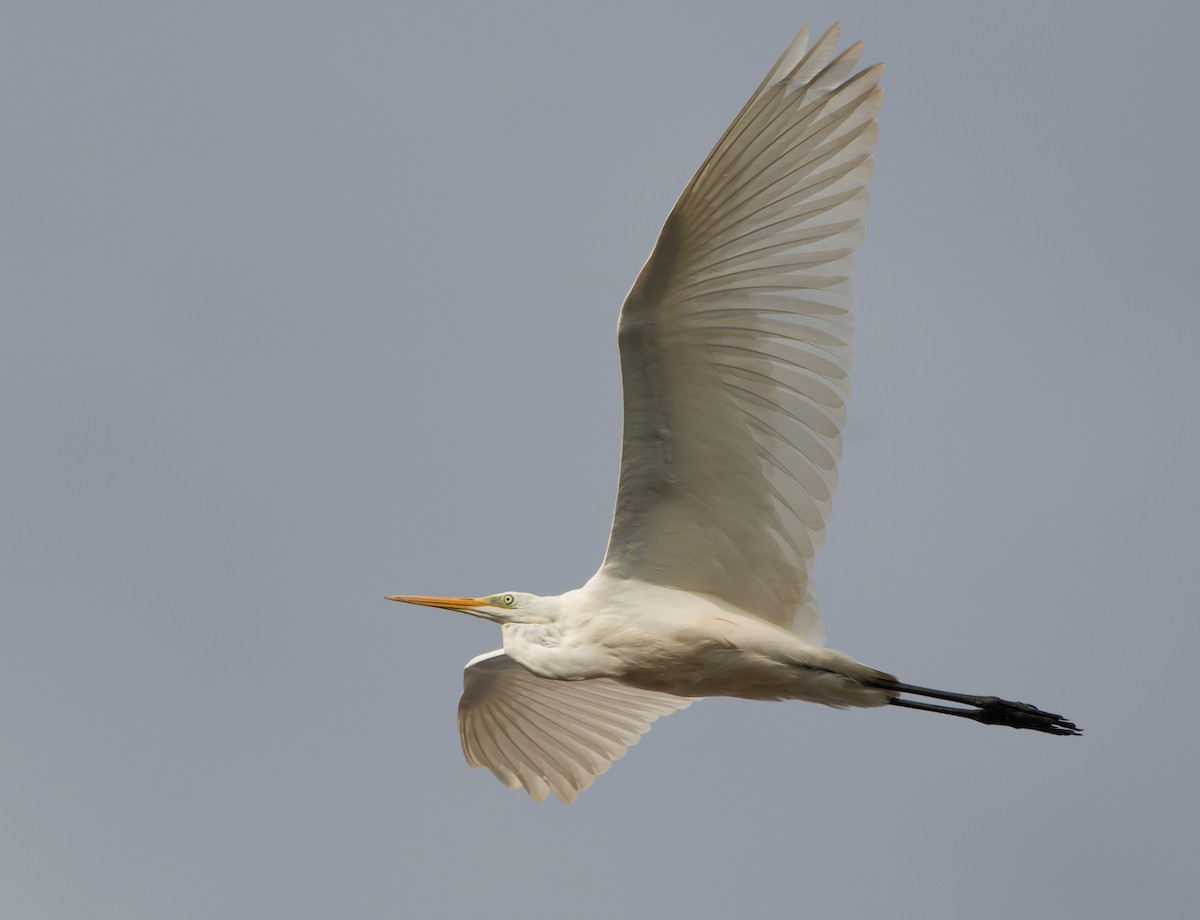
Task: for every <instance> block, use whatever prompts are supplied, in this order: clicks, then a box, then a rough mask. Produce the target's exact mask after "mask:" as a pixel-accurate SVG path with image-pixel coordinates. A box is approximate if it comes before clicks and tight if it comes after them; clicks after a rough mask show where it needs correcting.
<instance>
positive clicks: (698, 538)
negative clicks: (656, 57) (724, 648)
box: [604, 26, 883, 642]
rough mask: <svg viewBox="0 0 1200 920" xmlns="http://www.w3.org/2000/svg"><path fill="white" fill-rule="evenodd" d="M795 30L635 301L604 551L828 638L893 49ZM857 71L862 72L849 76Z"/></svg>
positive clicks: (637, 568) (634, 569)
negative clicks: (854, 328) (823, 595)
mask: <svg viewBox="0 0 1200 920" xmlns="http://www.w3.org/2000/svg"><path fill="white" fill-rule="evenodd" d="M836 42H837V26H834V27H833V28H832V29H830V30H829V31H828V32H826V33H825V35H823V36H822V37H821V38H820V39H819V40H818V41H817V43H816V44H815V45H814V46H813V48H812V50H810V51H809V52H808V53H807V54H805V53H804V49H805V45H806V44H807V29H805V30H804V31H802V32H801V33H800V35H798V36H797V37H796V39H795V40H794V41H793V42H792V44H791V45H790V46H789V47H788V49H787V50H786V51H785V52H784V53H783V56H782V57H781V58H780V59H779V61H778V62H777V63H776V65H775V67H774V69H773V70H772V71H771V73H770V74H769V75H768V76H767V78H766V79H765V80H764V81H763V83H762V85H761V86H759V88H758V90H757V91H756V92H755V94H754V95H753V96H752V97H751V99H750V101H749V102H748V103H746V107H745V108H744V109H742V111H741V113H740V114H739V115H738V117H737V118H736V119H735V120H734V122H733V124H732V125H731V126H730V127H729V130H728V131H726V132H725V135H724V136H723V137H722V138H721V140H720V141H719V142H718V143H717V146H716V147H715V148H714V149H713V151H712V153H710V154H709V156H708V159H707V160H705V162H704V165H702V166H701V167H700V170H699V171H698V172H697V173H696V175H695V176H694V177H693V178H692V181H691V182H690V183H689V184H688V186H687V188H686V189H685V190H684V192H683V195H682V196H681V197H680V198H679V201H678V202H677V203H676V204H675V207H674V209H673V210H672V211H671V214H670V216H669V217H668V218H667V222H666V224H665V225H664V226H663V229H662V232H661V234H660V235H659V238H658V242H657V244H656V245H655V247H654V252H653V253H652V254H651V256H650V259H649V261H648V262H647V263H646V265H645V267H644V268H643V269H642V272H641V274H640V275H639V276H638V279H637V281H636V282H635V283H634V286H633V289H632V290H631V291H630V293H629V296H628V297H627V298H626V300H625V305H624V306H623V307H622V309H621V322H620V332H619V339H620V344H621V369H622V375H623V379H624V389H625V420H624V443H623V448H622V454H621V482H620V488H619V490H618V494H617V507H616V514H615V516H614V520H613V528H612V534H611V536H610V538H609V544H608V554H607V556H606V557H605V560H604V570H606V571H608V572H610V573H611V574H614V575H617V576H620V577H629V578H638V579H642V580H645V581H650V582H654V583H657V584H662V585H668V586H670V587H674V588H681V589H683V590H688V591H696V592H703V593H708V594H712V595H716V596H717V597H719V598H721V599H723V600H726V601H728V602H730V603H733V604H736V605H737V606H738V607H741V608H743V609H745V610H746V611H747V612H749V613H752V614H755V615H757V616H760V617H762V618H764V619H767V620H770V621H771V622H773V623H777V624H779V625H782V626H785V627H791V628H793V629H795V630H796V631H797V632H800V633H802V634H805V635H806V638H809V639H810V640H813V641H817V642H820V641H822V639H823V633H822V632H821V628H820V618H819V615H818V613H817V607H816V603H815V601H814V600H813V598H812V594H811V591H810V589H809V585H808V572H809V567H810V565H811V562H812V558H813V556H814V554H815V553H816V551H817V549H818V548H819V547H820V545H821V543H822V541H823V539H824V531H825V522H826V519H827V517H828V515H829V508H830V495H831V493H832V492H833V488H834V483H835V481H836V472H835V468H834V467H835V463H836V461H837V459H838V457H839V455H840V453H841V429H842V424H843V420H844V408H843V407H844V401H845V398H846V395H847V393H848V382H847V374H848V371H849V366H850V348H849V345H848V342H849V338H850V329H851V317H850V267H851V262H852V253H853V252H854V249H855V247H856V246H857V245H858V243H859V241H860V239H861V238H862V227H861V223H860V221H861V218H862V216H863V214H864V213H865V211H866V208H867V193H866V190H865V186H866V183H867V179H868V177H869V176H870V174H871V166H872V160H871V153H872V151H873V149H874V147H875V141H876V138H877V136H878V127H877V125H876V123H875V114H876V113H877V112H878V111H879V107H880V104H881V102H882V92H883V91H882V90H881V89H880V88H879V86H878V82H879V78H880V75H881V74H882V70H883V67H882V65H880V64H877V65H875V66H874V67H869V68H867V69H865V70H863V71H861V72H860V73H858V74H857V75H855V76H853V77H849V74H850V73H851V72H852V70H853V69H854V67H855V65H856V63H857V61H858V57H859V55H860V53H861V50H862V44H861V42H860V43H857V44H855V45H852V46H851V47H849V48H848V49H846V50H845V51H844V52H842V54H840V55H839V56H838V57H837V58H836V59H834V60H832V61H830V58H831V57H832V55H833V50H834V47H835V45H836ZM847 77H849V79H847Z"/></svg>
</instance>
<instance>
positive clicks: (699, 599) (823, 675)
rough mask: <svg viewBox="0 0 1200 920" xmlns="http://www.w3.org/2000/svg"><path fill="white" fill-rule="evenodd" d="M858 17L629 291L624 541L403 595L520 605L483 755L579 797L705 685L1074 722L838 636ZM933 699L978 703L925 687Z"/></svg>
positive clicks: (496, 769)
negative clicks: (537, 579)
mask: <svg viewBox="0 0 1200 920" xmlns="http://www.w3.org/2000/svg"><path fill="white" fill-rule="evenodd" d="M837 37H838V27H837V26H836V25H835V26H834V27H833V28H831V29H830V30H829V31H828V32H826V33H825V34H824V35H823V36H821V38H820V39H818V40H817V42H816V43H815V44H814V45H813V47H812V49H811V50H808V51H807V53H806V50H805V49H806V46H807V43H808V30H807V28H805V29H804V30H802V31H801V32H800V34H799V35H797V36H796V38H795V39H794V40H793V41H792V43H791V44H790V45H789V46H788V48H787V50H786V51H784V53H783V55H782V56H781V57H780V58H779V60H778V61H777V62H776V64H775V66H774V67H773V68H772V69H771V71H770V73H769V74H768V76H767V77H766V79H765V80H763V82H762V84H760V86H759V87H758V89H757V90H756V91H755V93H754V95H753V96H751V98H750V101H749V102H748V103H746V106H745V107H744V108H743V109H742V111H741V112H740V113H739V114H738V116H737V118H735V119H734V121H733V124H732V125H731V126H730V127H729V129H728V130H727V131H726V132H725V134H724V136H723V137H722V138H721V139H720V141H718V142H717V145H716V147H715V148H714V149H713V151H712V153H710V154H709V155H708V158H707V159H706V160H705V161H704V164H703V165H702V166H701V167H700V169H699V171H698V172H697V173H696V175H695V176H694V177H693V178H692V180H691V182H689V183H688V186H687V188H686V189H684V192H683V195H682V196H680V198H679V200H678V202H676V204H675V207H674V209H673V210H672V211H671V214H670V216H669V217H668V218H667V221H666V224H665V225H664V226H663V228H662V231H661V233H660V235H659V238H658V242H657V244H656V245H655V247H654V252H653V253H652V254H651V255H650V259H649V260H648V261H647V262H646V265H645V266H644V267H643V268H642V271H641V274H639V275H638V278H637V281H636V282H635V283H634V285H633V288H632V290H631V291H630V292H629V295H628V296H627V297H626V299H625V303H624V306H623V307H622V308H621V318H620V326H619V335H618V338H619V341H620V347H621V370H622V375H623V379H624V392H625V418H624V435H623V437H624V441H623V448H622V454H621V478H620V486H619V489H618V493H617V504H616V513H615V515H614V518H613V524H612V532H611V535H610V537H609V544H608V552H607V555H606V556H605V559H604V563H603V565H601V567H600V570H599V571H598V572H597V573H596V574H595V575H594V576H593V577H592V578H591V580H590V581H588V583H587V584H585V585H584V586H583V587H582V588H579V589H577V590H574V591H568V592H567V593H566V594H563V595H561V596H558V597H538V596H537V595H533V594H521V593H517V592H515V591H513V592H508V593H503V594H493V595H490V596H488V597H477V598H471V597H417V596H407V595H405V596H394V597H390V598H388V599H389V600H394V601H403V602H405V603H409V604H423V605H425V606H430V607H441V608H445V609H448V610H457V611H461V612H462V613H468V614H471V615H472V616H476V617H481V618H483V619H485V620H491V621H493V622H496V623H499V624H500V625H501V631H502V633H503V637H504V648H503V649H502V650H497V651H494V652H489V653H487V654H486V655H480V656H479V657H478V658H475V659H474V660H472V661H471V662H470V663H468V664H467V668H466V672H465V675H464V685H465V689H464V691H463V695H462V699H461V701H460V703H459V712H458V722H459V729H460V732H461V735H462V745H463V751H464V753H465V754H466V758H467V761H468V762H469V763H470V764H471V765H472V766H473V767H487V768H488V769H489V770H491V771H492V772H493V773H494V774H495V775H496V776H497V777H498V778H499V779H500V781H501V782H503V783H504V784H505V785H506V786H508V787H509V788H510V789H516V788H518V787H520V786H524V787H525V789H526V790H527V791H528V792H529V794H530V795H532V796H533V797H534V798H535V799H537V800H539V801H540V800H541V799H543V798H545V797H546V795H547V793H549V792H554V794H555V795H557V796H558V798H560V799H561V800H562V801H564V802H570V801H572V800H573V799H574V798H575V796H576V795H577V794H578V793H579V792H580V791H581V790H583V789H586V788H587V787H588V786H590V785H591V783H592V781H593V780H594V779H595V777H596V776H597V775H598V774H600V773H602V772H604V771H605V770H607V769H608V767H609V766H610V765H611V764H612V762H613V761H614V760H616V759H617V758H619V757H621V756H622V755H623V754H624V753H625V751H626V749H627V748H628V747H629V746H630V745H632V744H634V743H635V742H636V741H637V740H638V738H639V737H640V736H641V735H642V733H644V732H645V731H646V730H647V729H648V728H649V727H650V723H651V722H653V721H654V720H655V719H657V718H658V717H659V716H663V715H667V714H668V713H671V712H675V711H676V710H678V709H683V708H685V707H686V706H688V705H690V704H691V703H692V702H693V701H694V700H696V699H699V698H701V697H706V696H735V697H743V698H747V699H754V700H779V699H799V700H809V701H811V702H816V703H824V704H825V705H827V706H837V707H848V706H882V705H886V704H891V705H893V706H903V707H908V708H910V709H921V710H925V711H927V712H939V713H945V714H948V715H954V716H960V717H963V718H967V719H973V720H975V721H977V722H982V723H985V724H991V725H1009V726H1012V727H1014V728H1030V729H1034V730H1037V731H1042V732H1049V733H1050V734H1055V735H1074V734H1078V733H1079V732H1078V730H1077V729H1076V727H1075V726H1074V725H1073V724H1072V723H1071V722H1068V721H1066V720H1065V719H1063V718H1062V717H1061V716H1059V715H1055V714H1054V713H1049V712H1043V711H1042V710H1040V709H1037V708H1035V707H1033V706H1030V705H1027V704H1025V703H1015V702H1009V701H1006V700H1000V699H997V698H995V697H979V696H971V695H967V694H960V693H944V692H942V691H938V690H930V689H927V688H923V687H915V686H911V685H909V684H903V683H900V682H899V681H897V680H896V678H895V677H893V676H892V675H891V674H887V673H885V672H883V671H877V670H875V669H874V668H871V667H868V666H867V665H864V664H860V663H859V662H857V661H855V660H854V659H852V658H850V657H849V656H847V655H844V654H842V653H841V652H836V651H833V650H830V649H825V648H822V644H823V641H824V632H823V630H822V628H821V624H820V619H819V616H818V611H817V603H816V600H815V599H814V598H813V595H812V591H811V589H810V584H809V569H810V566H811V563H812V559H813V556H814V554H815V553H816V552H817V549H818V548H819V547H820V545H821V542H822V540H823V537H824V531H825V522H826V519H827V517H828V515H829V509H830V494H831V493H832V491H833V487H834V481H835V463H836V461H837V458H838V456H839V454H840V451H841V434H840V432H841V428H842V423H843V419H844V401H845V398H846V395H847V392H848V386H847V372H848V369H849V365H850V349H849V346H848V341H849V338H850V327H851V319H850V282H849V275H850V266H851V260H852V254H853V252H854V249H855V247H856V246H857V245H858V243H859V240H860V239H861V237H862V224H861V220H862V217H863V214H864V213H865V211H866V208H867V192H866V184H867V179H868V177H869V176H870V174H871V167H872V159H871V157H872V151H873V150H874V147H875V141H876V138H877V136H878V127H877V125H876V123H875V115H876V113H877V112H878V111H879V107H880V103H881V101H882V90H881V89H880V87H879V85H878V84H879V79H880V75H881V73H882V70H883V68H882V65H879V64H877V65H875V66H873V67H867V68H865V69H864V70H861V71H859V72H858V73H857V74H855V75H854V76H850V74H851V73H852V71H853V70H854V68H855V65H856V64H857V62H858V58H859V55H860V54H861V52H862V43H861V42H858V43H856V44H853V45H851V46H850V47H849V48H847V49H846V50H845V51H843V52H842V53H841V54H840V55H838V56H837V57H836V58H835V57H833V52H834V49H835V46H836V43H837ZM902 694H908V695H910V696H921V697H927V698H932V699H935V700H940V701H944V702H949V703H958V704H962V705H963V706H965V707H966V708H961V707H953V706H944V705H938V704H934V703H928V702H921V701H917V700H912V699H910V698H908V696H902Z"/></svg>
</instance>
